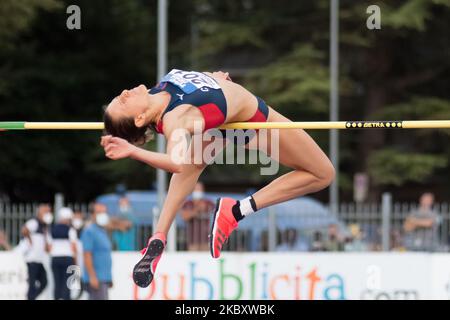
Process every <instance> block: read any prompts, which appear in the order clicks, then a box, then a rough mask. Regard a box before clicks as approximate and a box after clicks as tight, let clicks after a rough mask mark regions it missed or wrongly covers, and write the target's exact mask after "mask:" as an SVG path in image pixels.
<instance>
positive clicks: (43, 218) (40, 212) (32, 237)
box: [22, 204, 53, 300]
mask: <svg viewBox="0 0 450 320" xmlns="http://www.w3.org/2000/svg"><path fill="white" fill-rule="evenodd" d="M52 222H53V214H52V213H51V208H50V206H49V205H47V204H41V205H39V206H38V208H37V214H36V217H35V218H32V219H30V220H28V221H27V222H26V223H25V225H24V226H23V227H22V235H23V236H24V238H25V241H26V242H27V245H28V246H27V250H26V252H25V262H26V263H27V269H28V293H27V299H28V300H35V299H36V298H37V296H39V295H40V294H41V293H42V291H44V289H45V287H46V286H47V272H46V270H45V268H44V264H43V262H44V259H45V258H46V255H47V252H48V250H49V243H48V240H49V237H48V225H50V224H51V223H52Z"/></svg>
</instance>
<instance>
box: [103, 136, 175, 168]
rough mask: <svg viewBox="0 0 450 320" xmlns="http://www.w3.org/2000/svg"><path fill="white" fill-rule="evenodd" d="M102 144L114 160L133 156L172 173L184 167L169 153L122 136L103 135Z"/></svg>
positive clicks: (106, 152)
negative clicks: (138, 145)
mask: <svg viewBox="0 0 450 320" xmlns="http://www.w3.org/2000/svg"><path fill="white" fill-rule="evenodd" d="M101 145H102V146H103V148H104V149H105V155H106V156H107V157H108V158H110V159H112V160H118V159H124V158H132V159H135V160H138V161H141V162H144V163H146V164H148V165H149V166H152V167H154V168H156V169H162V170H165V171H168V172H171V173H177V172H180V171H181V168H182V167H181V165H180V164H177V163H175V162H174V161H172V159H171V157H170V156H169V154H165V153H159V152H153V151H148V150H144V149H142V148H139V147H137V146H135V145H132V144H131V143H129V142H128V141H126V140H125V139H122V138H118V137H113V136H103V137H102V141H101Z"/></svg>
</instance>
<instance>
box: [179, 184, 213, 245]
mask: <svg viewBox="0 0 450 320" xmlns="http://www.w3.org/2000/svg"><path fill="white" fill-rule="evenodd" d="M214 207H215V206H214V203H213V202H212V201H211V200H209V199H206V198H205V188H204V185H203V183H201V182H197V184H196V185H195V187H194V191H193V192H192V199H191V200H188V201H186V202H185V203H184V205H183V207H182V208H181V217H182V218H183V219H184V221H186V236H187V239H186V242H187V248H188V250H189V251H199V250H200V251H203V250H208V234H209V216H210V215H211V212H212V211H213V210H214Z"/></svg>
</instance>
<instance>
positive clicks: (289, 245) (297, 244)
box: [276, 228, 308, 251]
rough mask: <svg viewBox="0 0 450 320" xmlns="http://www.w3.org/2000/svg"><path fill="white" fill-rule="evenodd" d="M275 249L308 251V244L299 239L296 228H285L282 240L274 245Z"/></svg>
mask: <svg viewBox="0 0 450 320" xmlns="http://www.w3.org/2000/svg"><path fill="white" fill-rule="evenodd" d="M276 251H308V244H306V243H305V242H304V241H301V240H300V239H299V237H298V233H297V230H296V229H294V228H287V229H286V230H284V232H283V235H282V242H281V244H280V245H278V246H277V247H276Z"/></svg>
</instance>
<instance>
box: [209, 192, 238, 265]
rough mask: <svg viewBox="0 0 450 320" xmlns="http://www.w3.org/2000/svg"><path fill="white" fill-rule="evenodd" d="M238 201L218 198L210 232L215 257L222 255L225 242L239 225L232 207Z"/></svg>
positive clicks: (210, 244)
mask: <svg viewBox="0 0 450 320" xmlns="http://www.w3.org/2000/svg"><path fill="white" fill-rule="evenodd" d="M236 203H237V201H236V200H234V199H231V198H219V199H217V203H216V209H215V212H214V217H213V223H212V225H211V233H210V234H209V248H210V250H211V255H212V257H213V258H219V257H220V251H221V250H222V247H223V244H224V243H225V242H226V241H227V239H228V237H229V236H230V234H231V233H232V232H233V230H234V229H236V228H237V226H238V223H237V221H236V219H235V218H234V215H233V212H232V211H231V208H232V207H233V206H234V205H235V204H236Z"/></svg>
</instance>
